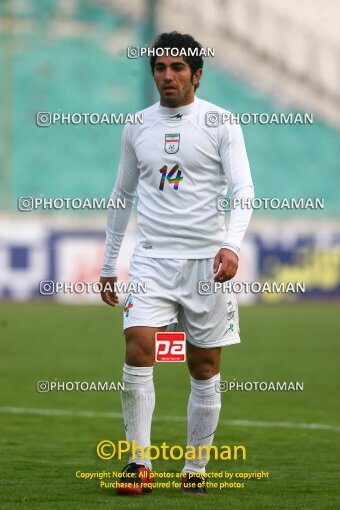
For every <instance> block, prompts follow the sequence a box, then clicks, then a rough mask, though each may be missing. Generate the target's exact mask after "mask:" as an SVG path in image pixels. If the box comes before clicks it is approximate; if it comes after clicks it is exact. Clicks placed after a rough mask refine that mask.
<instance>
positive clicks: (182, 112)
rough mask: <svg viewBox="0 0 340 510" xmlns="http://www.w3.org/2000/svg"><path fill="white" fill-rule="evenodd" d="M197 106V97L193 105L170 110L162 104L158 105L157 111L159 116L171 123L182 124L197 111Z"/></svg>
mask: <svg viewBox="0 0 340 510" xmlns="http://www.w3.org/2000/svg"><path fill="white" fill-rule="evenodd" d="M196 106H197V97H196V96H195V97H194V100H193V102H192V103H190V104H187V105H185V106H178V107H176V108H168V107H167V106H161V104H160V102H158V103H157V109H158V113H159V115H160V116H161V117H162V118H163V119H164V120H168V121H169V122H174V123H180V122H181V121H183V120H185V119H187V118H188V117H189V116H190V115H191V114H192V113H193V111H194V110H195V108H196Z"/></svg>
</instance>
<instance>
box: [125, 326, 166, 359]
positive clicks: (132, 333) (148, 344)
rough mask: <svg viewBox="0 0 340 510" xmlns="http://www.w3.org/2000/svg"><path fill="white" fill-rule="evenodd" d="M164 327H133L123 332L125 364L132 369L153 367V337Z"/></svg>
mask: <svg viewBox="0 0 340 510" xmlns="http://www.w3.org/2000/svg"><path fill="white" fill-rule="evenodd" d="M165 328H166V326H163V327H160V328H151V327H148V326H134V327H131V328H127V329H126V330H125V331H124V334H125V341H126V354H125V363H126V364H127V365H130V366H134V367H148V366H153V364H154V362H155V336H156V333H157V332H158V331H164V330H165Z"/></svg>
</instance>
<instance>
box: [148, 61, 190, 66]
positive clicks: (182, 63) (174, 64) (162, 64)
mask: <svg viewBox="0 0 340 510" xmlns="http://www.w3.org/2000/svg"><path fill="white" fill-rule="evenodd" d="M173 66H176V67H185V62H171V64H170V67H173ZM155 67H165V64H164V63H163V62H156V64H155Z"/></svg>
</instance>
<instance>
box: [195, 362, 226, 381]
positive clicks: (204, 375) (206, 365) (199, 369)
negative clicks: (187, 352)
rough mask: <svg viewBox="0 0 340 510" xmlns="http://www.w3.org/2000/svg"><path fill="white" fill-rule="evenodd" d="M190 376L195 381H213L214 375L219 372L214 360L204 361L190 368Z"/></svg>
mask: <svg viewBox="0 0 340 510" xmlns="http://www.w3.org/2000/svg"><path fill="white" fill-rule="evenodd" d="M189 369H190V374H191V375H192V377H193V378H194V379H201V380H205V379H211V378H212V377H213V376H214V375H216V374H218V372H219V370H218V368H217V367H215V365H214V363H213V361H212V360H207V361H203V362H200V363H196V364H194V365H192V366H189Z"/></svg>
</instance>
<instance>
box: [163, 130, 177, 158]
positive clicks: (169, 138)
mask: <svg viewBox="0 0 340 510" xmlns="http://www.w3.org/2000/svg"><path fill="white" fill-rule="evenodd" d="M179 139H180V134H179V133H175V134H170V135H165V144H164V150H165V152H167V153H168V154H175V153H176V152H178V149H179Z"/></svg>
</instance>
